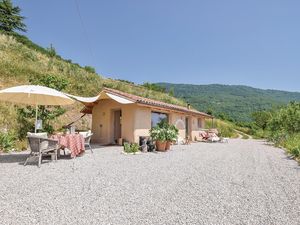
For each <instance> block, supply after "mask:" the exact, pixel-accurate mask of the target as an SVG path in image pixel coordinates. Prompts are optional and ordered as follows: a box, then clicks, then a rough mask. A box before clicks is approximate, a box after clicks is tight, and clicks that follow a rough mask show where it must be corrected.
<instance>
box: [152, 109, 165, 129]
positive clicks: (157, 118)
mask: <svg viewBox="0 0 300 225" xmlns="http://www.w3.org/2000/svg"><path fill="white" fill-rule="evenodd" d="M161 121H166V122H168V121H169V118H168V114H166V113H160V112H152V113H151V127H155V126H156V125H157V124H158V123H159V122H161Z"/></svg>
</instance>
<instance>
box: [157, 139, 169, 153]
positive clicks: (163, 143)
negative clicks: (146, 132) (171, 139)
mask: <svg viewBox="0 0 300 225" xmlns="http://www.w3.org/2000/svg"><path fill="white" fill-rule="evenodd" d="M155 144H156V150H157V151H166V144H167V142H166V141H156V143H155Z"/></svg>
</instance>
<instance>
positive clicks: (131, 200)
mask: <svg viewBox="0 0 300 225" xmlns="http://www.w3.org/2000/svg"><path fill="white" fill-rule="evenodd" d="M121 150H122V149H121V148H120V147H105V148H99V149H95V150H94V154H91V153H90V152H87V153H86V154H85V155H84V156H82V157H79V158H77V159H76V160H68V159H62V160H59V161H58V162H57V163H51V162H49V163H47V162H45V163H44V164H42V167H41V168H40V169H38V168H37V167H36V166H35V165H28V166H26V167H24V166H22V165H21V164H20V163H22V162H23V160H24V159H25V157H26V155H25V154H24V153H22V154H15V155H1V156H0V190H1V194H0V224H22V225H23V224H117V225H123V224H124V225H126V224H139V225H141V224H155V225H157V224H164V225H166V224H170V225H175V224H251V225H254V224H259V225H261V224H284V225H293V224H295V225H296V224H297V225H299V224H300V166H298V165H297V163H296V162H295V161H294V160H290V159H288V158H287V156H286V155H285V154H284V152H283V151H282V150H280V149H277V148H274V147H271V146H269V145H267V144H265V143H264V142H262V141H256V140H230V142H229V143H228V144H220V143H214V144H208V143H197V144H192V145H189V146H173V150H172V151H169V152H167V153H157V154H155V153H146V154H145V153H144V154H138V155H124V154H121Z"/></svg>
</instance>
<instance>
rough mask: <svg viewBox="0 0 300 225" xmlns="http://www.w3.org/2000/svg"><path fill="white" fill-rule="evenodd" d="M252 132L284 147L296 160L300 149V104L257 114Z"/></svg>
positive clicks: (292, 104)
mask: <svg viewBox="0 0 300 225" xmlns="http://www.w3.org/2000/svg"><path fill="white" fill-rule="evenodd" d="M253 117H254V123H253V125H252V127H251V130H250V131H251V132H252V133H253V134H254V135H255V136H256V137H259V138H267V139H268V140H270V141H272V142H274V143H275V145H276V146H279V147H284V148H286V149H287V152H288V153H289V154H291V155H292V156H293V157H295V158H299V149H300V103H296V102H291V103H289V104H288V105H287V106H284V107H280V108H278V109H272V110H270V111H261V112H255V113H254V114H253Z"/></svg>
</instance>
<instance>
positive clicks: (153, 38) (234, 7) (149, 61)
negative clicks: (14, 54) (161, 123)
mask: <svg viewBox="0 0 300 225" xmlns="http://www.w3.org/2000/svg"><path fill="white" fill-rule="evenodd" d="M76 1H77V2H78V5H79V9H80V13H81V16H82V19H83V23H84V27H85V28H83V26H82V25H81V21H80V17H79V14H78V11H77V9H76ZM14 3H15V4H17V5H19V6H20V7H21V8H22V10H23V12H22V14H23V15H24V16H26V17H27V19H26V24H27V26H28V32H27V35H28V36H29V37H30V38H31V39H32V40H33V41H34V42H36V43H38V44H40V45H42V46H44V47H47V46H50V44H53V46H54V47H55V48H56V50H57V52H58V54H60V55H61V56H63V57H64V58H66V59H72V61H74V62H77V63H79V64H81V65H90V66H93V67H95V68H96V70H97V72H98V73H99V74H102V75H104V76H105V77H111V78H119V79H126V80H131V81H134V82H137V83H142V82H144V81H149V82H173V83H192V84H210V83H222V84H243V85H250V86H254V87H259V88H269V89H281V90H290V91H300V29H299V24H300V13H299V9H300V1H299V0H281V1H278V0H248V1H247V0H226V1H225V0H206V1H202V0H182V1H178V0H151V1H146V0H106V1H102V0H63V1H61V0H60V1H59V0H51V1H33V0H31V1H29V0H14Z"/></svg>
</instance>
